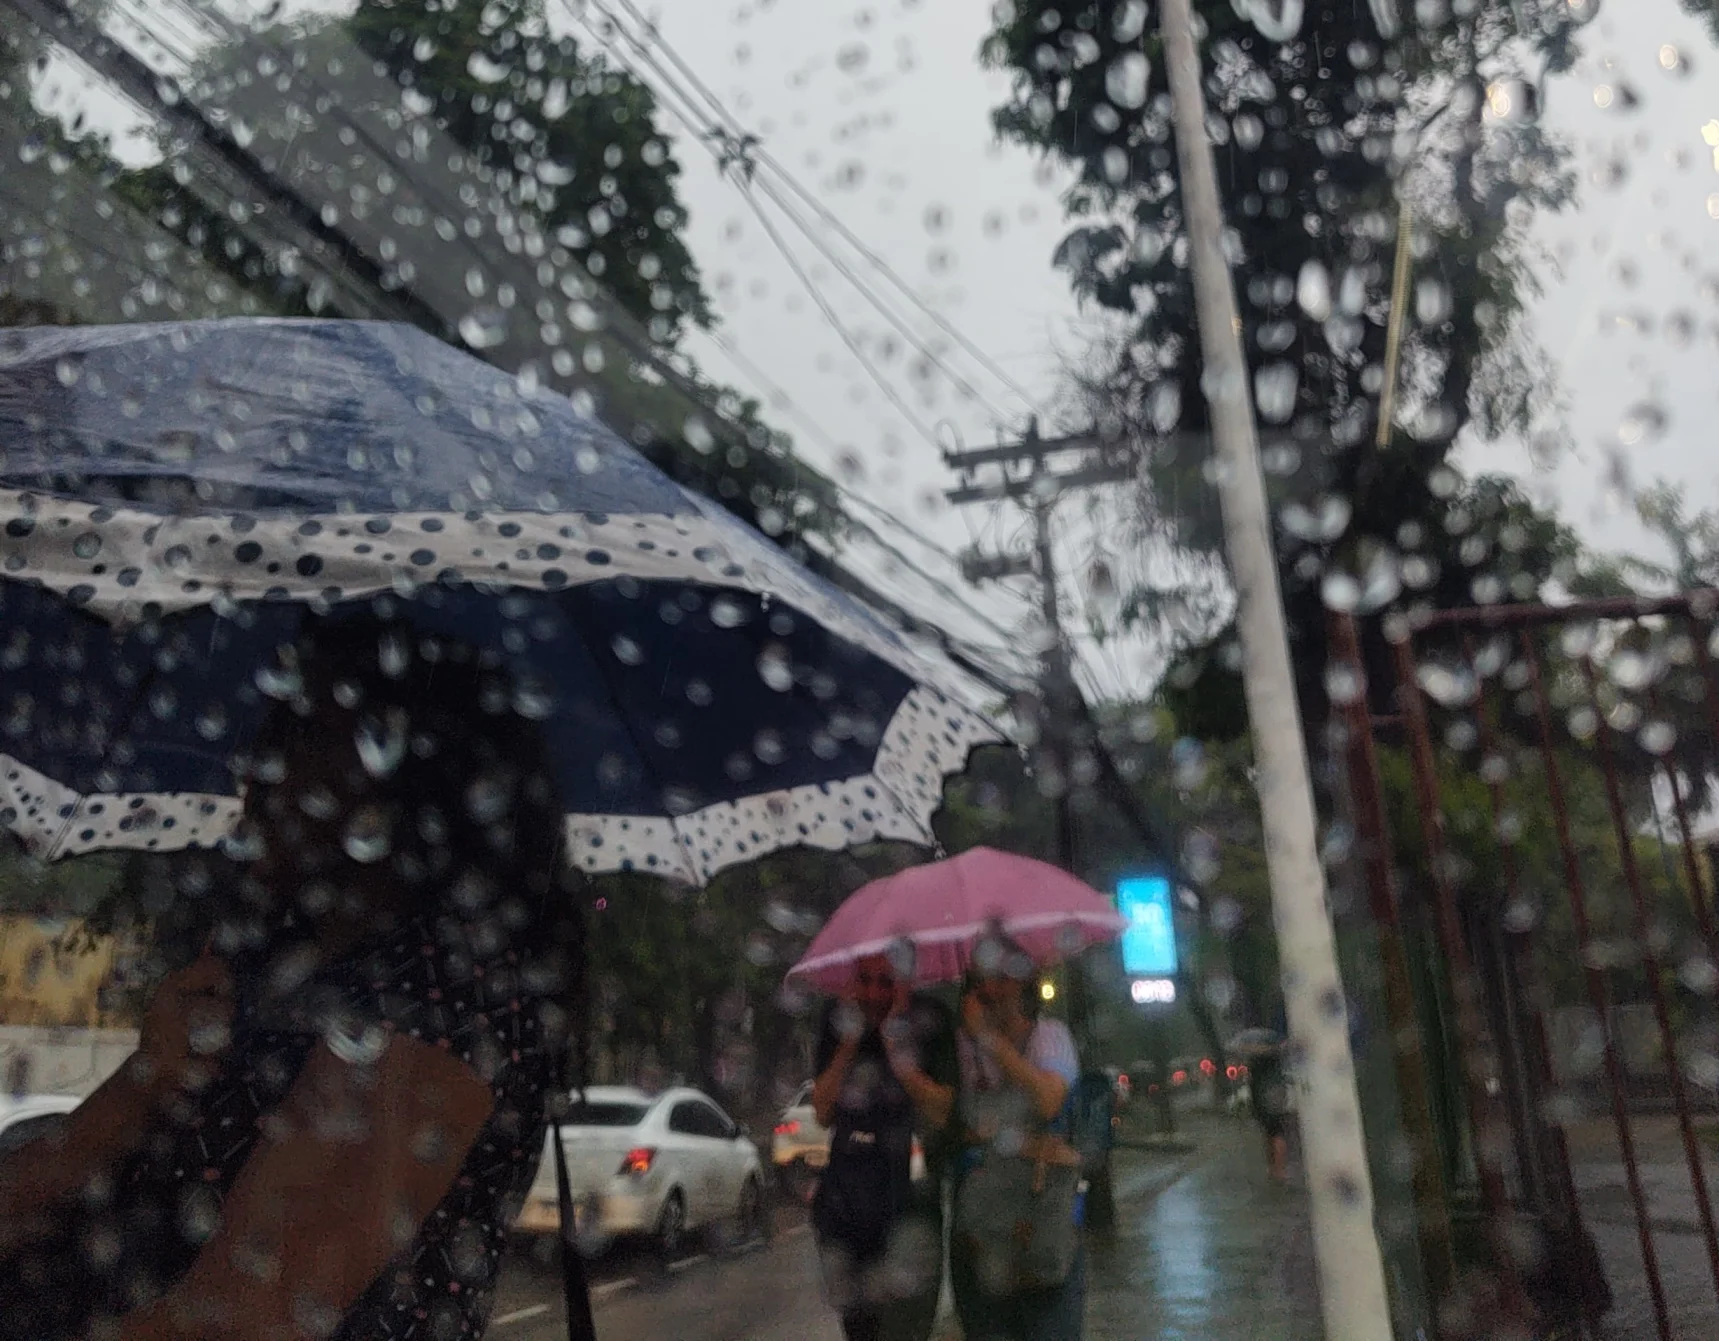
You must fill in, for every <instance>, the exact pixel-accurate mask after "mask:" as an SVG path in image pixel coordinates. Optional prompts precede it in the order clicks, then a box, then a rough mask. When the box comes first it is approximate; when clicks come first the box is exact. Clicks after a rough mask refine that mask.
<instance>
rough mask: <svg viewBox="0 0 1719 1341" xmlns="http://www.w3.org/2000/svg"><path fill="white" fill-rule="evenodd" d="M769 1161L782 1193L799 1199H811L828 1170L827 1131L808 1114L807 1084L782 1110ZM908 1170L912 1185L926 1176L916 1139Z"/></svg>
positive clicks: (808, 1089)
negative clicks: (774, 1167) (819, 1178)
mask: <svg viewBox="0 0 1719 1341" xmlns="http://www.w3.org/2000/svg"><path fill="white" fill-rule="evenodd" d="M770 1162H771V1163H772V1164H774V1165H775V1166H776V1177H777V1179H778V1182H779V1185H780V1186H781V1187H782V1188H783V1190H785V1191H786V1192H788V1193H789V1195H791V1196H796V1197H798V1198H799V1199H801V1200H805V1199H806V1198H809V1197H810V1196H811V1192H812V1188H813V1186H814V1184H815V1182H816V1180H817V1176H818V1175H819V1174H820V1173H822V1172H823V1171H824V1169H826V1168H828V1167H829V1163H830V1131H829V1128H828V1127H825V1126H824V1125H823V1124H822V1123H820V1122H819V1121H818V1115H817V1114H816V1113H815V1112H813V1111H812V1087H811V1086H810V1085H802V1086H801V1087H800V1092H799V1093H798V1094H796V1095H795V1096H794V1102H793V1103H791V1104H789V1105H788V1106H787V1107H786V1108H784V1109H783V1110H782V1116H781V1117H780V1118H779V1119H778V1120H777V1122H776V1130H775V1131H774V1132H773V1133H772V1135H771V1137H770ZM909 1169H910V1171H911V1174H912V1178H913V1181H914V1182H916V1183H917V1182H918V1181H919V1180H920V1179H922V1178H924V1177H925V1175H926V1165H925V1148H924V1146H923V1145H922V1144H921V1142H920V1139H919V1137H918V1136H915V1137H914V1138H913V1162H912V1164H911V1165H910V1166H909Z"/></svg>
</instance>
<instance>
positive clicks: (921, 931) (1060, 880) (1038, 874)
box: [788, 847, 1127, 992]
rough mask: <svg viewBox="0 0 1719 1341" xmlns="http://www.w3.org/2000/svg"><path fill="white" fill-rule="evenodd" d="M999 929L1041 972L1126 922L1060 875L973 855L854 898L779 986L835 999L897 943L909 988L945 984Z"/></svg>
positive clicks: (1036, 864) (1026, 860)
mask: <svg viewBox="0 0 1719 1341" xmlns="http://www.w3.org/2000/svg"><path fill="white" fill-rule="evenodd" d="M999 925H1001V927H1002V930H1003V931H1004V933H1005V934H1007V935H1008V936H1009V937H1010V938H1011V939H1013V940H1014V941H1016V942H1017V943H1018V944H1019V945H1020V946H1021V948H1022V949H1023V950H1025V951H1026V952H1027V953H1028V954H1029V955H1031V956H1032V958H1033V962H1034V963H1037V964H1047V963H1051V962H1053V961H1055V960H1058V959H1062V958H1065V957H1066V956H1068V955H1071V954H1074V953H1076V952H1078V951H1080V950H1084V949H1085V948H1086V947H1087V946H1089V945H1100V944H1102V943H1103V942H1105V941H1109V940H1114V939H1115V938H1116V937H1117V936H1118V935H1120V934H1121V932H1122V929H1123V928H1124V927H1125V926H1127V919H1125V918H1123V917H1121V916H1119V915H1118V914H1117V912H1116V909H1115V908H1114V907H1112V906H1111V904H1110V901H1109V900H1108V899H1106V898H1105V897H1104V896H1103V895H1102V894H1100V893H1099V892H1098V891H1097V890H1095V889H1093V888H1092V887H1091V886H1090V885H1087V884H1084V883H1082V882H1081V881H1079V880H1076V879H1075V878H1074V877H1073V876H1072V875H1070V874H1069V873H1068V872H1067V871H1064V870H1060V869H1059V868H1057V867H1055V866H1051V865H1049V864H1047V863H1045V862H1042V861H1034V860H1033V859H1032V858H1031V857H1020V856H1016V855H1015V854H1014V853H1012V852H998V851H996V850H995V849H993V848H988V847H976V848H972V849H971V850H969V851H967V852H963V853H962V854H961V855H960V856H958V857H950V858H949V859H947V860H946V861H936V862H931V863H929V864H928V865H925V866H914V867H910V868H909V869H907V870H905V871H899V872H897V873H896V874H895V875H889V876H885V877H884V878H883V879H881V880H873V881H872V882H871V883H870V884H869V885H864V886H862V887H861V888H859V889H857V890H855V891H854V892H853V893H852V894H851V895H849V896H848V898H847V900H846V901H845V902H844V903H843V904H842V906H841V907H840V908H838V909H836V912H835V916H834V917H832V918H830V920H829V921H828V922H827V923H825V924H824V929H823V930H822V931H820V932H819V933H818V936H817V939H816V940H814V941H813V942H812V945H811V948H810V949H808V950H807V951H806V953H805V955H804V956H803V957H802V958H801V960H800V962H799V963H798V964H795V965H794V967H793V968H791V969H789V970H788V977H789V978H790V979H793V980H797V981H799V982H803V983H807V984H809V985H811V986H813V987H817V988H819V989H820V990H822V991H826V992H840V991H842V990H843V989H844V988H846V987H847V985H848V982H849V979H850V977H851V975H852V972H853V966H854V964H855V963H857V962H858V961H859V960H861V959H864V958H866V957H867V956H868V955H875V954H882V953H885V952H887V951H888V950H889V949H890V948H891V947H892V946H894V945H896V944H897V943H899V942H900V941H902V940H907V941H910V942H912V944H913V948H914V951H915V953H914V972H913V978H914V981H915V983H917V984H920V985H924V984H927V983H935V982H953V981H955V980H956V979H958V978H959V977H960V976H961V975H962V973H964V972H965V971H966V968H967V965H968V962H969V961H970V959H971V956H972V951H973V947H974V945H975V944H976V943H977V942H978V940H979V938H980V937H981V936H983V935H984V934H985V933H986V932H987V931H990V930H994V929H995V928H996V927H998V926H999Z"/></svg>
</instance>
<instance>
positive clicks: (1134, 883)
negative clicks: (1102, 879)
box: [1116, 875, 1176, 978]
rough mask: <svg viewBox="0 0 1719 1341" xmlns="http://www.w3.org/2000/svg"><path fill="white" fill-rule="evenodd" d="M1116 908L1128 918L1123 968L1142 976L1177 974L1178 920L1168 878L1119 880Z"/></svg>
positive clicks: (1143, 876)
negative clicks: (1176, 921) (1171, 900)
mask: <svg viewBox="0 0 1719 1341" xmlns="http://www.w3.org/2000/svg"><path fill="white" fill-rule="evenodd" d="M1116 911H1117V912H1119V913H1121V914H1122V916H1124V917H1126V918H1127V919H1128V926H1127V927H1126V929H1124V931H1123V933H1122V971H1123V972H1124V973H1126V974H1128V975H1129V976H1130V977H1140V978H1161V977H1166V976H1168V975H1170V974H1173V973H1175V972H1176V923H1175V919H1174V918H1173V917H1172V916H1171V913H1170V882H1169V880H1168V879H1166V878H1165V877H1164V876H1161V875H1134V876H1129V877H1128V878H1127V879H1125V880H1119V881H1117V882H1116Z"/></svg>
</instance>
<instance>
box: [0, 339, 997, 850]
mask: <svg viewBox="0 0 1719 1341" xmlns="http://www.w3.org/2000/svg"><path fill="white" fill-rule="evenodd" d="M692 432H693V435H694V436H695V437H696V434H697V428H696V426H694V427H693V429H692ZM378 603H381V604H382V605H384V606H393V607H397V609H398V610H399V611H403V612H404V613H406V614H407V615H408V616H409V618H410V621H411V623H412V624H413V626H415V627H416V628H417V629H419V630H421V631H422V632H423V633H424V634H425V635H428V636H449V637H457V638H459V639H462V640H464V641H466V642H468V643H472V644H475V645H477V646H479V647H480V648H485V649H491V650H493V651H495V652H497V653H498V654H500V655H501V656H503V657H504V658H505V659H506V662H507V664H508V665H509V667H510V669H511V671H512V676H511V679H512V683H513V686H514V691H513V692H514V703H513V705H512V706H513V708H514V710H516V711H518V712H521V713H523V714H525V715H528V716H531V717H534V718H536V719H539V720H540V721H541V722H542V728H543V730H544V732H545V733H546V735H547V738H548V740H549V742H550V745H551V747H552V749H553V752H554V756H555V758H556V759H557V761H558V767H559V769H560V777H559V783H560V788H561V795H562V796H563V798H564V799H565V801H566V804H567V808H568V812H569V813H568V816H567V850H568V854H569V860H570V861H572V862H573V863H574V864H575V865H577V866H578V867H580V868H582V869H584V870H586V871H591V872H600V871H616V870H643V871H651V872H656V873H659V874H662V875H665V876H669V877H672V878H676V879H680V880H685V881H690V882H694V883H703V882H704V881H706V880H708V879H709V878H710V877H711V876H712V875H713V874H715V873H716V872H717V871H719V870H721V869H722V868H723V867H725V866H728V865H732V864H734V863H737V862H743V861H747V860H750V859H751V858H753V857H756V856H759V855H761V854H763V853H766V852H769V851H772V850H774V849H777V848H781V847H785V846H791V845H795V844H806V845H811V846H816V847H824V848H838V847H844V846H847V845H850V844H853V843H858V842H864V841H866V840H869V839H874V838H900V839H907V840H911V841H927V840H928V839H929V836H930V829H929V824H930V819H931V816H932V814H933V812H934V811H935V810H936V808H937V807H938V805H939V804H940V802H941V794H942V788H943V781H944V779H945V778H946V777H947V776H948V775H949V774H950V773H952V772H954V771H956V770H958V769H960V768H961V767H963V766H964V764H965V761H966V757H967V754H968V752H969V751H970V750H971V749H972V748H973V747H974V746H975V745H978V744H982V743H986V742H990V741H995V740H998V739H999V738H1000V737H999V736H998V734H997V732H996V731H995V729H994V728H993V727H991V726H990V725H989V724H988V723H987V722H986V721H985V720H984V719H983V718H982V717H981V716H980V715H978V714H977V713H976V712H974V711H973V710H971V709H970V708H968V707H966V706H964V705H963V704H962V703H960V702H958V701H957V700H956V699H954V698H952V697H950V696H949V695H948V694H946V693H945V692H944V691H943V690H941V689H940V688H939V687H938V686H937V685H936V684H935V683H934V676H933V674H932V672H931V671H930V670H929V668H928V667H927V666H926V665H924V664H923V663H922V661H921V660H920V658H919V657H918V656H917V655H916V654H915V653H914V651H913V650H912V649H911V648H909V647H908V646H907V645H906V644H905V643H903V642H902V641H901V639H899V638H898V637H897V636H896V635H895V634H894V632H893V631H891V630H890V629H888V628H887V627H886V626H884V625H883V624H881V623H880V622H879V621H878V620H876V619H875V618H874V617H873V616H872V615H871V614H870V612H869V611H867V610H866V609H865V608H864V607H862V606H860V605H859V604H858V603H856V602H854V601H853V600H851V599H850V598H848V597H847V596H846V595H845V594H843V593H841V592H840V591H838V590H836V589H835V588H833V587H831V586H830V585H829V584H828V583H826V582H824V581H823V580H821V579H820V578H818V577H816V576H815V575H813V574H811V573H809V572H807V571H806V570H805V569H804V568H802V567H801V566H799V565H798V564H796V563H794V562H793V561H792V560H790V559H789V558H788V557H787V556H786V555H785V554H783V553H782V552H781V551H780V550H779V549H777V548H776V547H774V546H773V545H771V544H770V543H769V542H768V541H766V540H765V539H763V538H762V537H761V536H759V535H758V534H757V533H755V532H754V531H752V530H750V529H749V528H747V527H746V526H744V525H743V524H741V523H740V522H738V521H737V520H736V519H734V518H733V517H732V516H731V515H729V514H728V513H726V512H724V511H723V510H722V509H720V508H717V507H715V506H713V505H711V504H709V503H707V502H705V501H704V500H702V499H700V498H698V497H696V496H694V495H692V494H690V493H688V492H687V491H685V490H684V489H682V488H680V487H679V486H678V485H676V484H675V483H674V482H672V481H671V480H669V479H668V478H667V477H666V476H664V475H663V474H662V473H661V472H659V471H657V470H656V469H655V468H654V467H652V466H651V465H649V464H648V463H647V462H645V461H644V460H643V459H641V458H640V457H639V455H638V454H637V453H636V452H634V451H633V450H632V449H631V448H630V447H628V446H627V445H626V444H625V443H624V442H622V441H621V440H620V439H618V438H617V437H616V436H615V435H614V434H612V433H610V432H609V431H608V430H607V429H605V428H603V427H602V425H600V424H599V423H597V422H596V421H594V420H593V419H591V418H590V417H588V416H586V415H583V414H581V413H579V412H578V411H577V410H576V409H575V408H574V407H573V406H572V405H571V404H570V403H569V402H568V401H567V400H566V399H565V398H563V397H560V396H558V395H555V394H553V393H550V392H548V391H546V390H542V389H539V388H536V387H533V386H531V385H529V384H528V383H526V382H524V381H522V380H520V379H516V378H514V377H511V376H509V375H507V374H505V373H502V372H499V371H497V370H496V369H494V368H491V367H489V366H487V365H485V364H482V363H479V362H477V361H476V360H474V359H472V358H470V357H469V356H467V355H465V354H463V353H461V352H459V351H457V350H455V349H452V348H450V347H449V346H447V345H444V344H442V343H440V342H438V341H437V340H435V339H433V338H431V337H430V336H428V335H425V334H423V333H422V332H420V331H417V330H415V329H412V328H409V327H402V326H392V325H385V324H379V323H369V322H332V321H260V320H234V321H210V322H191V323H184V324H167V325H138V326H119V327H89V328H77V329H34V330H18V331H9V332H4V333H0V820H3V821H4V823H5V824H6V825H7V826H8V827H10V828H11V829H12V830H13V831H14V832H15V833H17V834H18V835H19V836H20V837H22V838H23V839H24V840H25V842H26V843H27V844H28V845H29V846H30V847H31V848H32V849H33V850H34V851H36V852H38V853H39V854H41V855H42V856H44V857H49V858H51V857H56V856H61V855H64V854H69V853H75V852H83V851H89V850H93V849H100V848H130V849H151V850H156V849H159V850H167V849H173V848H183V847H187V846H194V845H209V844H212V843H214V842H217V841H218V840H219V839H220V838H221V837H222V836H223V835H224V834H225V833H226V832H227V831H228V830H229V828H230V826H231V825H232V823H233V822H234V820H235V819H236V818H237V814H238V801H237V789H236V784H235V781H234V777H233V773H232V770H231V767H230V761H231V760H232V758H233V756H234V754H235V752H237V751H240V750H242V749H243V747H244V745H245V742H246V740H247V737H248V735H249V733H250V732H252V731H253V730H254V729H255V728H256V727H257V726H258V724H259V723H260V722H261V721H262V719H263V717H264V715H265V713H266V711H267V708H268V706H269V702H270V699H271V696H274V697H279V696H280V695H281V694H283V693H284V692H286V690H285V688H283V686H282V685H280V684H279V683H277V680H278V677H279V671H278V670H277V669H275V667H276V665H277V650H278V649H279V648H281V647H282V646H284V645H286V644H290V643H291V642H292V640H293V638H294V635H295V633H296V631H297V630H298V628H299V626H300V624H301V623H302V622H303V621H304V620H305V619H306V617H307V616H308V615H310V614H317V615H327V614H330V613H332V614H334V615H336V616H338V615H340V614H342V613H344V612H346V611H348V610H352V611H368V610H373V609H375V607H376V606H377V605H378Z"/></svg>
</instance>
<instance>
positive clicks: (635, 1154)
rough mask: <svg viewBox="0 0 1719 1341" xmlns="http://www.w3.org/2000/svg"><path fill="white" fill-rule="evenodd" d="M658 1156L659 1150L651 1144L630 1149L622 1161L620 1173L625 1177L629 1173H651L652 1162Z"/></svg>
mask: <svg viewBox="0 0 1719 1341" xmlns="http://www.w3.org/2000/svg"><path fill="white" fill-rule="evenodd" d="M656 1157H657V1152H656V1151H655V1150H652V1149H651V1148H650V1147H649V1146H640V1147H639V1148H638V1149H636V1150H629V1151H627V1157H626V1158H625V1159H623V1160H622V1161H621V1168H620V1173H621V1175H622V1176H623V1177H625V1176H626V1175H628V1174H646V1173H649V1172H650V1171H651V1164H652V1162H653V1161H654V1160H655V1159H656Z"/></svg>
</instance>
